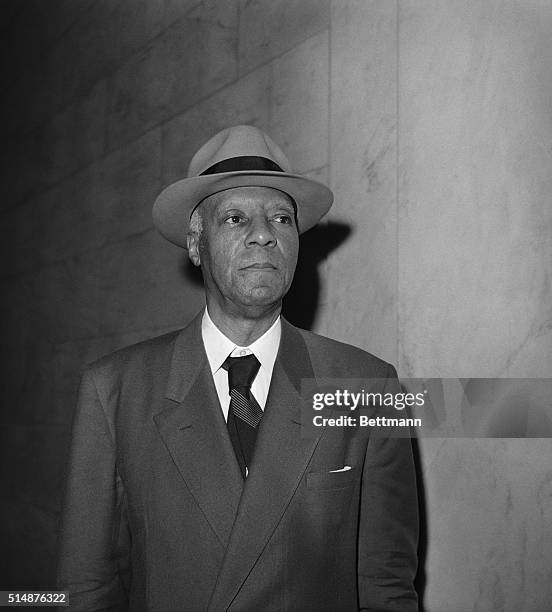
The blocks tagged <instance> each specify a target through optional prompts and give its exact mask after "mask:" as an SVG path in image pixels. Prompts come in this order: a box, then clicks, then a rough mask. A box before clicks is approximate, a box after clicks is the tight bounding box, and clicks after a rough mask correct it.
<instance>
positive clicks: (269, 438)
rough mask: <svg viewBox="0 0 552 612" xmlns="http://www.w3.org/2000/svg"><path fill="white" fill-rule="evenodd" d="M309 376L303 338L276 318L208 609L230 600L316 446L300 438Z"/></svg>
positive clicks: (310, 372)
mask: <svg viewBox="0 0 552 612" xmlns="http://www.w3.org/2000/svg"><path fill="white" fill-rule="evenodd" d="M313 376H314V375H313V371H312V365H311V362H310V357H309V354H308V351H307V348H306V346H305V343H304V340H303V338H302V337H301V335H300V334H299V332H298V331H297V330H296V329H295V328H294V327H293V326H291V325H290V324H289V323H287V322H286V321H285V320H283V319H282V338H281V342H280V349H279V351H278V356H277V358H276V362H275V364H274V371H273V374H272V381H271V385H270V391H269V394H268V400H267V404H266V407H265V414H264V416H263V420H262V421H261V425H260V426H259V432H258V437H257V442H256V448H255V457H254V460H253V464H252V465H251V469H250V472H249V476H248V477H247V479H246V482H245V486H244V489H243V494H242V497H241V500H240V503H239V506H238V513H237V516H236V521H235V524H234V527H233V529H232V534H231V536H230V541H229V543H228V548H227V550H226V555H225V558H224V561H223V565H222V568H221V571H220V574H219V578H218V581H217V584H216V587H215V590H214V592H213V596H212V598H211V601H210V604H209V610H216V611H219V610H224V609H226V608H227V607H228V606H229V605H230V604H231V602H232V600H233V599H234V598H235V596H236V594H237V592H238V591H239V589H240V587H241V585H242V584H243V582H244V580H245V579H246V577H247V575H248V574H249V573H250V571H251V569H252V568H253V566H254V564H255V562H256V561H257V559H258V558H259V556H260V555H261V553H262V551H263V548H264V547H265V546H266V543H267V541H268V539H269V538H270V536H271V534H272V533H273V531H274V529H275V528H276V526H277V524H278V522H279V521H280V519H281V517H282V514H283V513H284V512H285V509H286V507H287V505H288V504H289V502H290V500H291V497H292V495H293V493H294V491H295V489H296V488H297V486H298V484H299V482H300V480H301V477H302V475H303V473H304V471H305V469H306V467H307V464H308V462H309V460H310V458H311V456H312V453H313V452H314V449H315V448H316V445H317V444H318V441H319V439H320V436H319V435H318V436H317V437H316V438H314V439H313V438H308V439H303V438H302V437H301V413H300V405H301V402H302V398H301V395H300V389H301V379H302V378H313Z"/></svg>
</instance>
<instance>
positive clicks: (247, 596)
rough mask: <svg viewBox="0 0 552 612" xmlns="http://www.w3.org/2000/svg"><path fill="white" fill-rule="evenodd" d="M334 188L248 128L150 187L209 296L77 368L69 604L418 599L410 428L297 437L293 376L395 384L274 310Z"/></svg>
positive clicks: (384, 372) (63, 562)
mask: <svg viewBox="0 0 552 612" xmlns="http://www.w3.org/2000/svg"><path fill="white" fill-rule="evenodd" d="M332 199H333V196H332V194H331V192H330V191H329V189H328V188H327V187H325V186H324V185H321V184H319V183H317V182H315V181H312V180H310V179H307V178H305V177H302V176H299V175H297V174H293V173H291V172H290V169H289V164H288V161H287V159H286V158H285V156H284V154H283V153H282V151H281V150H280V149H279V148H278V146H277V145H276V144H275V143H274V142H273V141H272V140H271V139H270V138H269V137H268V136H267V135H266V134H264V133H263V132H261V131H260V130H258V129H257V128H254V127H251V126H237V127H233V128H229V129H226V130H224V131H222V132H220V133H219V134H217V135H216V136H214V137H213V138H212V139H211V140H209V141H208V142H207V143H206V144H205V145H204V146H203V147H202V148H201V149H200V150H199V151H198V152H197V153H196V155H195V156H194V158H193V159H192V161H191V163H190V169H189V174H188V178H186V179H183V180H181V181H178V182H177V183H174V184H173V185H170V186H169V187H167V188H166V189H165V190H164V191H163V192H162V193H161V194H160V196H159V197H158V198H157V200H156V202H155V205H154V221H155V224H156V226H157V227H158V229H159V230H160V231H161V233H162V234H163V235H164V236H165V237H166V238H168V239H169V240H171V241H172V242H174V243H176V244H178V245H180V246H182V247H184V248H186V249H187V250H188V253H189V257H190V259H191V261H192V262H193V264H194V265H196V266H201V270H202V273H203V279H204V284H205V295H206V302H207V307H206V309H205V310H204V311H203V312H202V313H199V314H198V315H197V317H196V318H195V319H194V320H193V321H192V322H191V323H190V324H189V325H188V327H186V328H185V329H183V330H181V331H178V332H174V333H171V334H168V335H165V336H161V337H159V338H154V339H152V340H149V341H147V342H143V343H140V344H137V345H135V346H132V347H128V348H125V349H122V350H121V351H118V352H116V353H114V354H112V355H109V356H107V357H104V358H102V359H100V360H99V361H97V362H96V363H94V364H92V365H91V366H90V367H89V368H88V370H87V371H86V373H85V375H84V377H83V381H82V384H81V389H80V397H79V404H78V408H77V412H76V415H75V421H74V426H73V443H72V448H71V457H70V466H69V477H68V484H67V495H66V503H65V508H64V519H63V531H62V538H61V553H60V566H59V578H60V580H59V586H60V587H61V588H63V589H66V590H69V592H70V602H71V608H72V609H75V610H87V611H89V610H104V609H110V610H111V609H113V610H115V609H117V610H118V609H129V610H132V611H133V612H134V611H138V610H153V611H156V612H161V611H163V610H175V611H186V610H193V611H195V610H197V611H201V610H211V611H215V612H218V611H220V610H236V611H238V610H242V611H265V610H266V611H277V610H278V611H279V610H293V611H303V610H331V611H339V610H358V609H362V610H379V611H381V610H394V611H397V610H405V611H406V610H408V611H410V610H412V611H413V610H416V609H417V598H416V593H415V591H414V588H413V578H414V575H415V571H416V544H417V528H418V526H417V521H418V515H417V497H416V484H415V475H414V469H413V462H412V452H411V446H410V440H408V439H397V438H393V437H382V436H370V435H360V433H357V432H344V431H343V430H339V429H336V428H332V429H329V428H326V429H322V430H321V431H319V432H317V435H315V436H312V437H309V436H304V435H302V428H301V413H300V406H301V401H302V398H301V381H302V380H305V379H315V380H316V379H318V378H329V377H333V378H337V377H340V378H346V377H352V378H357V379H359V378H362V379H368V378H370V379H374V378H379V379H384V380H387V382H388V383H389V388H393V386H394V384H396V375H395V370H394V369H393V367H392V366H390V365H388V364H386V363H385V362H383V361H381V360H379V359H377V358H376V357H374V356H372V355H370V354H369V353H366V352H365V351H363V350H360V349H358V348H355V347H352V346H349V345H346V344H342V343H339V342H335V341H333V340H330V339H327V338H324V337H321V336H318V335H315V334H313V333H310V332H307V331H303V330H300V329H298V328H296V327H294V326H293V325H291V324H290V323H288V322H287V321H285V320H284V319H283V318H282V317H281V316H280V310H281V307H282V298H283V297H284V295H285V294H286V292H287V291H288V289H289V287H290V285H291V282H292V279H293V274H294V270H295V265H296V261H297V254H298V248H299V234H300V233H301V232H304V231H306V230H307V229H309V228H311V227H312V226H314V225H315V224H316V223H317V222H318V220H319V219H320V218H321V217H322V216H323V215H324V214H325V213H326V212H327V211H328V209H329V207H330V206H331V203H332Z"/></svg>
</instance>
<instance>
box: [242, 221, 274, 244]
mask: <svg viewBox="0 0 552 612" xmlns="http://www.w3.org/2000/svg"><path fill="white" fill-rule="evenodd" d="M245 243H246V245H247V246H252V245H255V244H257V245H259V246H274V245H275V244H276V236H275V235H274V231H273V228H272V226H271V225H270V223H269V221H268V219H266V218H265V217H255V218H253V219H251V223H250V226H249V231H248V232H247V236H246V239H245Z"/></svg>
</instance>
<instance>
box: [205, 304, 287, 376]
mask: <svg viewBox="0 0 552 612" xmlns="http://www.w3.org/2000/svg"><path fill="white" fill-rule="evenodd" d="M281 335H282V322H281V320H280V316H278V318H277V319H276V321H274V323H273V324H272V325H271V326H270V327H269V329H267V330H266V331H265V333H264V334H263V335H262V336H261V337H260V338H257V340H255V342H253V343H251V344H250V345H249V346H243V347H240V346H238V345H237V344H235V343H234V342H232V340H230V338H228V337H227V336H225V335H224V334H223V333H222V332H221V331H220V329H219V328H218V327H217V326H216V325H215V324H214V323H213V320H212V319H211V317H210V316H209V312H208V310H207V307H205V312H204V313H203V318H202V320H201V336H202V338H203V344H204V346H205V352H206V353H207V359H208V360H209V366H210V367H211V373H212V374H214V373H215V372H216V371H217V370H218V369H219V368H220V367H221V366H222V364H223V363H224V361H225V360H226V358H227V357H228V355H230V353H231V352H232V351H234V350H235V349H237V348H238V349H239V348H244V349H249V350H250V351H251V352H252V353H253V354H254V355H255V357H256V358H257V359H258V360H259V362H260V364H261V367H262V368H266V369H267V370H268V372H272V369H273V367H274V362H275V361H276V355H277V353H278V347H279V346H280V337H281Z"/></svg>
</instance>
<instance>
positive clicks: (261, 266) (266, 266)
mask: <svg viewBox="0 0 552 612" xmlns="http://www.w3.org/2000/svg"><path fill="white" fill-rule="evenodd" d="M242 270H276V266H275V265H273V264H271V263H270V262H269V261H263V262H257V263H253V264H250V265H249V266H244V267H243V268H242Z"/></svg>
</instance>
